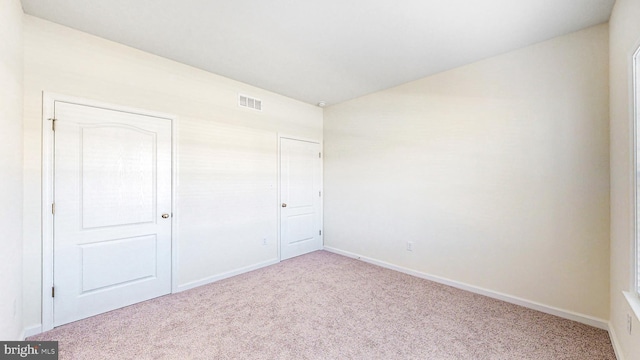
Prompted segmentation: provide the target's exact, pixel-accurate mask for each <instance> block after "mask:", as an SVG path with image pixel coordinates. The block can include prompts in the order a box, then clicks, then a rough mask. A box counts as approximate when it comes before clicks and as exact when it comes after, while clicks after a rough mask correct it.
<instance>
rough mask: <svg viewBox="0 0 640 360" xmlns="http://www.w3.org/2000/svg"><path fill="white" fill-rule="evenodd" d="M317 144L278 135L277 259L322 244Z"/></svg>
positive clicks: (306, 251) (307, 250) (303, 251)
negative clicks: (279, 201)
mask: <svg viewBox="0 0 640 360" xmlns="http://www.w3.org/2000/svg"><path fill="white" fill-rule="evenodd" d="M321 161H322V160H321V159H320V144H318V143H314V142H308V141H301V140H293V139H287V138H281V139H280V197H281V199H280V200H281V207H280V259H281V260H284V259H288V258H291V257H294V256H298V255H302V254H306V253H308V252H311V251H315V250H320V249H321V248H322V235H321V230H322V224H321V213H320V198H321V193H320V190H321V189H320V187H321V182H320V162H321Z"/></svg>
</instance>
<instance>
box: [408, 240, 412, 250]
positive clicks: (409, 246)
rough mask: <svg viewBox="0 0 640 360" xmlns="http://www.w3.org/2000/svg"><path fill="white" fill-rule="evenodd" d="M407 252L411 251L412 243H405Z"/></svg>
mask: <svg viewBox="0 0 640 360" xmlns="http://www.w3.org/2000/svg"><path fill="white" fill-rule="evenodd" d="M407 251H413V241H407Z"/></svg>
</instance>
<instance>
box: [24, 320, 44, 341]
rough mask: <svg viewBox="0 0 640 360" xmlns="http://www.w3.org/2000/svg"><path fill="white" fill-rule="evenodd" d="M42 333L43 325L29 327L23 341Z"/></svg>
mask: <svg viewBox="0 0 640 360" xmlns="http://www.w3.org/2000/svg"><path fill="white" fill-rule="evenodd" d="M40 333H42V325H41V324H38V325H32V326H29V327H26V328H25V329H24V331H23V335H24V336H22V339H23V340H24V339H25V338H28V337H29V336H33V335H38V334H40Z"/></svg>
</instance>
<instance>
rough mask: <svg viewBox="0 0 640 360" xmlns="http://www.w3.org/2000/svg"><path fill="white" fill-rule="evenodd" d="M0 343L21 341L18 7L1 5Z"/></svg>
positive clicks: (14, 1) (15, 0)
mask: <svg viewBox="0 0 640 360" xmlns="http://www.w3.org/2000/svg"><path fill="white" fill-rule="evenodd" d="M0 129H1V130H0V154H2V155H1V156H0V169H2V170H1V172H0V179H1V180H0V199H2V206H1V207H0V229H2V236H0V249H1V250H0V274H1V276H0V289H2V291H0V292H1V293H2V296H0V339H2V340H22V339H21V337H22V256H21V254H22V245H23V243H22V5H20V1H19V0H3V1H0Z"/></svg>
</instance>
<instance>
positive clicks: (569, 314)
mask: <svg viewBox="0 0 640 360" xmlns="http://www.w3.org/2000/svg"><path fill="white" fill-rule="evenodd" d="M324 249H325V250H327V251H329V252H332V253H336V254H339V255H343V256H347V257H350V258H354V259H358V260H362V261H364V262H367V263H370V264H373V265H378V266H381V267H384V268H387V269H391V270H395V271H399V272H402V273H405V274H408V275H412V276H416V277H419V278H422V279H426V280H430V281H433V282H437V283H440V284H444V285H448V286H451V287H455V288H458V289H462V290H466V291H469V292H472V293H476V294H480V295H484V296H487V297H490V298H494V299H498V300H502V301H505V302H508V303H511V304H516V305H520V306H524V307H526V308H529V309H533V310H537V311H541V312H543V313H547V314H551V315H555V316H558V317H561V318H564V319H569V320H573V321H577V322H579V323H583V324H586V325H590V326H594V327H597V328H599V329H602V330H609V323H608V322H607V321H606V320H603V319H599V318H596V317H593V316H589V315H584V314H579V313H576V312H573V311H569V310H564V309H560V308H556V307H553V306H548V305H544V304H541V303H538V302H535V301H530V300H527V299H523V298H519V297H516V296H511V295H508V294H503V293H500V292H497V291H493V290H489V289H484V288H481V287H478V286H474V285H469V284H465V283H462V282H458V281H455V280H450V279H446V278H442V277H439V276H434V275H430V274H426V273H423V272H420V271H416V270H412V269H409V268H405V267H402V266H398V265H394V264H390V263H388V262H384V261H381V260H377V259H372V258H369V257H366V256H361V255H358V254H354V253H351V252H349V251H344V250H340V249H336V248H332V247H330V246H325V247H324Z"/></svg>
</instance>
